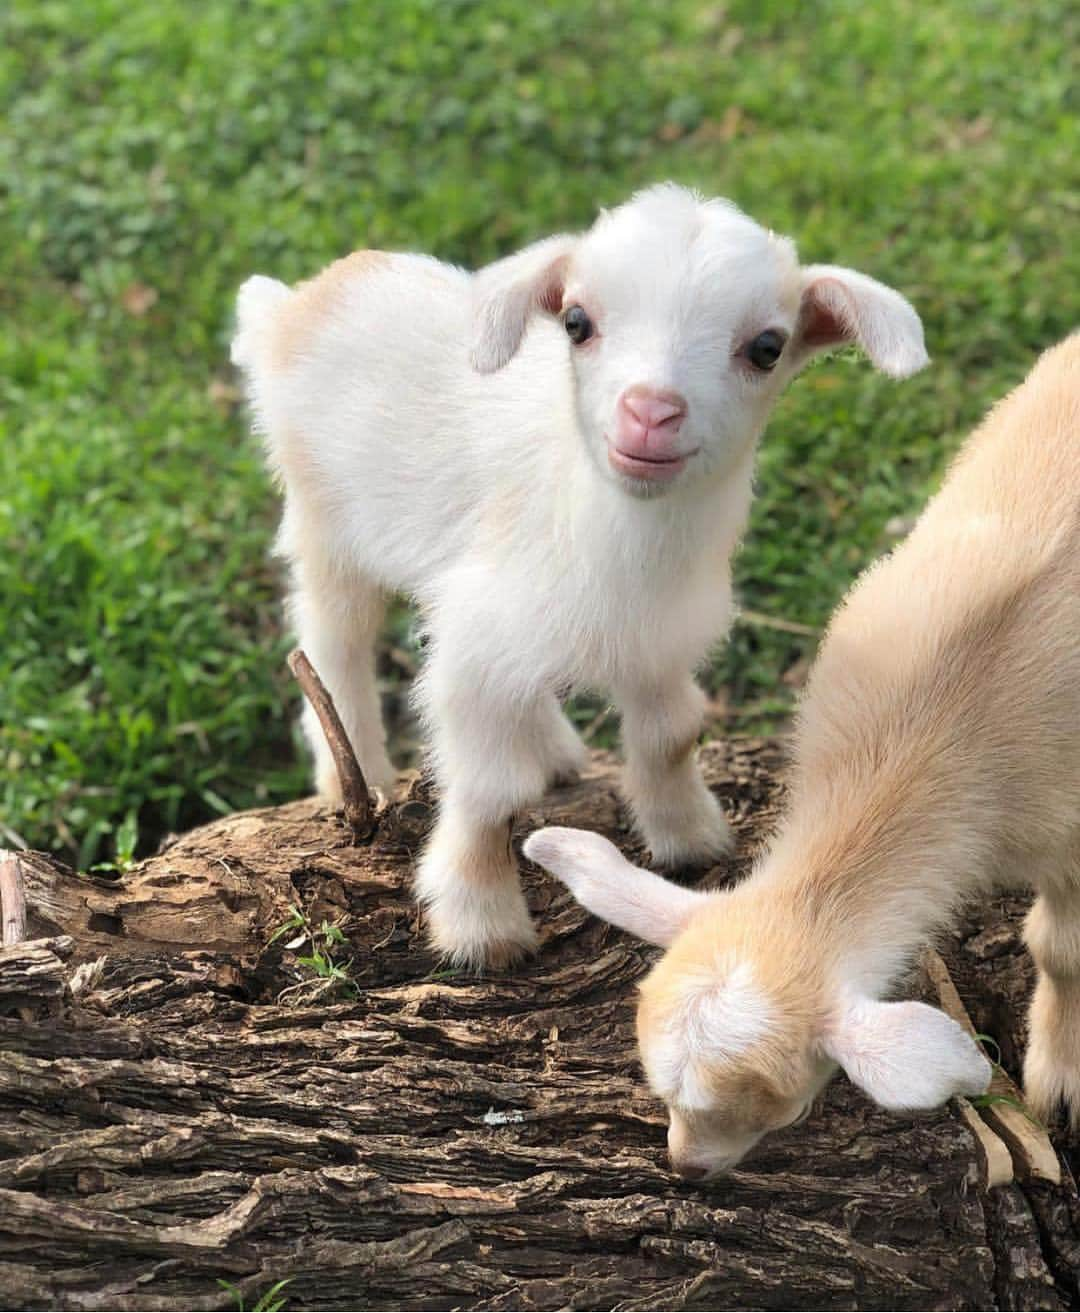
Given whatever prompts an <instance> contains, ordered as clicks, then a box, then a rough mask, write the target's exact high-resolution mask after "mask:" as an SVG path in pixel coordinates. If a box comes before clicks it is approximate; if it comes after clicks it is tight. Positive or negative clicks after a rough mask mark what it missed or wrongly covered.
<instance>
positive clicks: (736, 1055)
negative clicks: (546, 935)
mask: <svg viewBox="0 0 1080 1313" xmlns="http://www.w3.org/2000/svg"><path fill="white" fill-rule="evenodd" d="M525 854H526V856H527V857H529V858H530V860H532V861H535V862H537V863H538V864H539V865H541V866H544V867H546V868H547V869H548V870H550V871H551V872H552V873H553V874H554V875H557V876H558V877H559V878H560V879H561V880H563V881H564V882H565V883H566V884H567V885H568V886H569V888H570V890H571V891H572V893H573V894H574V896H575V897H576V898H577V899H578V901H579V902H581V903H582V904H583V905H584V906H585V907H587V908H589V910H590V911H593V912H596V913H597V914H598V915H600V916H602V917H604V918H605V919H606V920H608V921H611V922H612V923H613V924H614V925H617V926H620V927H622V928H623V929H625V930H629V931H630V932H632V933H634V934H636V935H638V936H639V937H641V938H643V939H646V940H648V941H649V942H651V943H654V944H658V945H660V946H662V947H664V948H666V949H667V952H666V953H665V954H664V956H663V957H662V958H661V959H660V960H659V962H657V964H656V965H655V966H654V967H653V969H652V971H651V972H650V973H649V975H648V976H647V977H646V978H645V980H644V981H643V982H642V985H641V993H640V999H639V1004H638V1015H637V1032H638V1044H639V1049H640V1053H641V1061H642V1065H643V1066H644V1068H645V1074H646V1076H647V1077H648V1080H649V1084H650V1085H651V1086H652V1088H653V1090H654V1092H655V1093H656V1094H658V1095H659V1096H660V1098H662V1099H663V1100H664V1102H665V1103H666V1104H667V1106H668V1112H669V1118H670V1120H669V1130H668V1148H669V1152H670V1155H671V1162H672V1165H673V1167H674V1168H675V1170H676V1171H678V1172H680V1173H681V1174H682V1175H684V1176H687V1177H689V1178H691V1179H699V1178H705V1177H709V1176H714V1175H716V1174H717V1173H718V1172H722V1171H724V1170H725V1169H727V1168H730V1167H733V1166H734V1165H735V1164H736V1163H737V1162H738V1161H739V1160H740V1159H741V1158H742V1157H743V1156H744V1155H745V1154H746V1153H747V1152H748V1151H749V1150H750V1149H751V1148H752V1147H753V1145H755V1144H756V1143H757V1142H758V1141H759V1140H760V1139H761V1138H762V1136H764V1135H766V1134H767V1133H768V1132H770V1131H775V1130H778V1129H780V1128H782V1127H785V1126H789V1125H791V1124H793V1123H794V1122H798V1121H800V1120H802V1119H803V1118H804V1117H805V1116H806V1115H807V1114H808V1113H809V1111H810V1108H811V1106H812V1104H813V1102H814V1099H815V1098H816V1096H817V1095H818V1093H819V1092H820V1091H821V1089H822V1087H823V1086H824V1085H825V1083H826V1082H827V1081H828V1079H829V1077H830V1075H831V1074H832V1073H833V1072H834V1071H835V1069H836V1067H837V1066H840V1067H842V1068H843V1069H844V1071H845V1072H846V1073H847V1075H848V1076H849V1077H850V1078H851V1080H852V1081H853V1082H854V1083H855V1084H856V1085H858V1086H860V1087H861V1088H862V1089H863V1090H864V1091H865V1092H866V1093H867V1094H869V1095H870V1097H871V1098H872V1099H874V1100H875V1101H876V1102H877V1103H879V1104H881V1105H882V1106H883V1107H886V1108H890V1109H894V1110H897V1111H899V1110H914V1109H922V1108H932V1107H936V1106H937V1105H939V1104H941V1103H944V1102H945V1100H946V1099H948V1098H950V1097H951V1096H952V1095H953V1094H977V1093H981V1092H982V1091H983V1090H984V1089H985V1088H986V1086H987V1083H988V1081H989V1079H990V1071H991V1069H990V1064H989V1063H988V1062H987V1060H986V1058H985V1057H984V1056H983V1055H982V1053H981V1052H980V1051H979V1049H978V1046H977V1045H976V1044H975V1042H974V1041H973V1040H972V1039H971V1037H970V1036H969V1035H968V1034H967V1033H966V1032H965V1031H964V1030H962V1029H961V1027H960V1026H959V1025H957V1023H956V1022H955V1021H952V1020H951V1019H950V1018H949V1017H947V1016H946V1015H945V1014H944V1013H943V1012H940V1011H938V1010H937V1009H936V1008H932V1007H929V1006H927V1005H926V1004H925V1003H916V1002H901V1003H882V1002H879V1001H877V1000H876V999H873V998H870V997H867V996H863V995H860V994H858V993H857V992H855V991H854V990H852V989H851V988H850V987H849V986H848V985H846V984H845V983H844V982H843V980H842V967H841V956H840V955H839V954H838V953H837V952H836V945H835V943H834V942H830V941H829V939H828V937H827V936H824V935H823V934H822V933H821V931H820V928H819V927H817V926H816V925H815V923H814V921H813V917H812V914H810V913H808V912H807V910H806V909H805V908H801V907H799V906H798V905H797V903H795V902H793V900H792V899H791V898H790V897H786V896H785V894H784V893H783V892H781V891H778V890H776V889H775V888H772V887H765V886H764V885H763V886H762V887H760V888H758V887H755V885H754V882H752V881H751V882H747V883H744V884H743V885H741V886H736V888H735V889H733V890H730V891H727V892H723V893H718V894H708V893H703V892H701V891H698V890H693V889H686V888H683V887H682V886H681V885H676V884H673V883H671V882H670V881H668V880H664V879H662V878H661V877H660V876H657V875H653V874H652V873H651V872H648V871H642V870H640V869H638V868H636V867H634V866H632V865H631V864H630V863H629V862H628V861H627V860H626V859H625V858H624V857H623V856H622V855H621V854H620V853H619V851H618V849H617V848H615V846H614V845H613V844H611V843H609V842H608V840H607V839H604V838H603V837H602V836H600V835H597V834H590V833H588V832H586V831H581V830H568V829H558V828H553V829H547V830H538V831H537V832H536V833H535V834H533V835H531V836H530V837H529V839H528V840H527V841H526V844H525Z"/></svg>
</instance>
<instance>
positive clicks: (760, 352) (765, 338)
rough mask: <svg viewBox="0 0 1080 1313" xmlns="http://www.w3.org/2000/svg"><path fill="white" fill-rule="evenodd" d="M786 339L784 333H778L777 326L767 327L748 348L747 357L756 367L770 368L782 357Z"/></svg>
mask: <svg viewBox="0 0 1080 1313" xmlns="http://www.w3.org/2000/svg"><path fill="white" fill-rule="evenodd" d="M784 341H785V339H784V335H783V333H778V332H777V331H776V329H775V328H769V329H766V331H765V332H764V333H759V334H758V335H757V337H755V338H754V340H753V341H752V342H751V343H750V345H749V346H748V347H747V348H746V355H747V359H748V360H749V361H750V363H751V364H752V365H753V366H754V368H755V369H764V370H766V371H767V370H770V369H772V367H773V366H774V365H775V364H776V362H777V361H778V360H779V359H780V353H781V352H782V351H783V349H784Z"/></svg>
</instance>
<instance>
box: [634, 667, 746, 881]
mask: <svg viewBox="0 0 1080 1313" xmlns="http://www.w3.org/2000/svg"><path fill="white" fill-rule="evenodd" d="M616 701H617V702H618V704H619V707H620V709H621V711H622V737H623V748H624V751H625V754H626V766H625V769H624V772H623V789H624V792H625V794H626V797H627V801H628V802H629V803H630V806H631V808H632V809H633V812H634V817H635V819H636V821H637V825H638V828H639V829H640V831H641V834H642V837H643V838H644V839H645V842H646V843H647V844H648V845H649V848H650V850H651V852H652V856H653V860H654V862H656V863H657V864H658V865H660V866H680V865H696V864H703V863H706V862H711V861H713V860H715V859H716V858H718V857H720V856H722V855H723V854H724V853H725V852H728V851H729V850H730V848H731V846H732V837H731V829H730V827H729V826H728V823H727V821H726V820H724V815H723V812H722V810H721V808H720V804H719V803H718V802H717V800H716V799H715V798H714V797H713V795H712V794H711V793H710V792H709V790H708V788H707V786H706V784H705V781H704V779H703V778H702V776H701V771H700V770H699V768H698V764H697V759H696V753H695V751H694V749H695V745H696V743H697V738H698V735H699V733H700V732H701V724H702V720H703V717H704V711H705V695H704V694H703V693H702V691H701V689H700V688H698V686H697V684H695V683H694V681H693V679H692V678H691V676H690V675H688V674H680V675H678V676H673V677H672V678H671V679H670V680H665V681H662V682H660V681H658V682H656V683H651V684H644V683H643V684H639V685H634V686H632V687H623V688H620V689H617V690H616Z"/></svg>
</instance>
